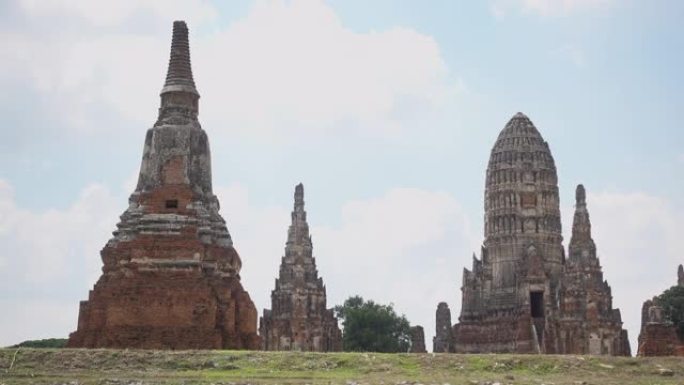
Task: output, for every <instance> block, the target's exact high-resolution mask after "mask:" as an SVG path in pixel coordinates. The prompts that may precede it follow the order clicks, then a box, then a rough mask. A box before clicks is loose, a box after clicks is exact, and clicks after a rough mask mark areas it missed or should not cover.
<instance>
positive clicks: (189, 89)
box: [155, 21, 199, 127]
mask: <svg viewBox="0 0 684 385" xmlns="http://www.w3.org/2000/svg"><path fill="white" fill-rule="evenodd" d="M198 100H199V93H198V92H197V89H196V88H195V81H194V79H193V78H192V66H191V65H190V42H189V40H188V27H187V25H185V22H184V21H174V22H173V37H172V39H171V54H170V56H169V67H168V70H167V72H166V82H165V83H164V88H162V91H161V107H159V117H158V118H157V123H155V126H162V125H186V124H194V125H195V126H197V127H199V123H198V121H197V113H198V108H199V103H198Z"/></svg>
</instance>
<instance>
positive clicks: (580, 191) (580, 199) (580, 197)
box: [575, 184, 587, 206]
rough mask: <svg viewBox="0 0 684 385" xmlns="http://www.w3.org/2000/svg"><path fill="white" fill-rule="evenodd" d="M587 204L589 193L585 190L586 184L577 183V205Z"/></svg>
mask: <svg viewBox="0 0 684 385" xmlns="http://www.w3.org/2000/svg"><path fill="white" fill-rule="evenodd" d="M586 204H587V193H586V191H584V186H583V185H581V184H578V185H577V189H576V190H575V205H577V206H579V205H583V206H586Z"/></svg>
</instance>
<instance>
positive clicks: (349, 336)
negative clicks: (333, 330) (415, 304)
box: [335, 296, 411, 353]
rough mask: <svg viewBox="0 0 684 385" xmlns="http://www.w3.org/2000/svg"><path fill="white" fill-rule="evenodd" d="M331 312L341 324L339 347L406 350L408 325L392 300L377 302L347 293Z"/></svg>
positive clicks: (393, 351)
mask: <svg viewBox="0 0 684 385" xmlns="http://www.w3.org/2000/svg"><path fill="white" fill-rule="evenodd" d="M335 313H336V314H337V317H338V318H339V319H341V320H342V326H343V327H344V333H343V337H342V339H343V347H344V350H345V351H355V352H384V353H396V352H406V351H408V349H409V346H410V345H411V334H410V333H411V332H410V325H409V322H408V320H407V319H406V317H404V316H403V315H402V316H398V315H397V314H396V313H395V311H394V307H393V305H392V304H389V305H381V304H377V303H375V302H373V301H364V300H363V298H362V297H360V296H354V297H349V298H348V299H347V300H346V301H344V305H342V306H336V307H335Z"/></svg>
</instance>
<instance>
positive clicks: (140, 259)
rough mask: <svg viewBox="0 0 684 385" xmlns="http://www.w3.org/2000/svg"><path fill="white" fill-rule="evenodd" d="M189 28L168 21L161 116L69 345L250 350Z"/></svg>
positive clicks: (245, 297) (249, 309)
mask: <svg viewBox="0 0 684 385" xmlns="http://www.w3.org/2000/svg"><path fill="white" fill-rule="evenodd" d="M198 100H199V93H198V92H197V90H196V89H195V84H194V81H193V80H192V72H191V69H190V52H189V45H188V31H187V27H186V25H185V23H184V22H174V26H173V39H172V44H171V57H170V60H169V69H168V75H167V79H166V83H165V85H164V88H163V89H162V93H161V107H160V109H159V117H158V120H157V122H156V123H155V125H154V127H153V128H151V129H149V130H148V131H147V135H146V137H145V146H144V150H143V158H142V164H141V167H140V174H139V177H138V184H137V187H136V189H135V191H134V192H133V193H132V194H131V196H130V198H129V207H128V209H127V210H126V211H125V212H124V213H123V214H122V215H121V220H120V222H119V224H118V225H117V230H116V231H114V237H113V238H112V239H110V240H109V242H108V243H107V245H106V246H105V247H104V249H103V250H102V252H101V256H102V261H103V263H104V266H103V268H102V276H101V277H100V279H99V280H98V281H97V283H96V284H95V287H94V288H93V290H91V291H90V294H89V296H88V300H86V301H82V302H81V306H80V312H79V320H78V329H77V330H76V331H75V332H74V333H72V334H71V335H70V337H69V343H68V346H70V347H91V348H92V347H117V348H154V349H220V348H231V349H245V348H248V349H256V348H258V347H259V337H258V336H257V334H256V318H257V313H256V308H255V307H254V304H253V302H252V300H251V299H250V297H249V294H248V293H247V292H246V291H245V290H244V289H243V287H242V285H241V283H240V275H239V273H240V269H241V267H242V262H241V259H240V256H239V255H238V253H237V251H236V250H235V249H234V248H233V243H232V240H231V237H230V234H229V233H228V229H227V228H226V225H225V221H224V220H223V218H222V217H221V215H220V214H219V212H218V210H219V203H218V199H217V198H216V196H215V195H214V194H213V192H212V185H211V157H210V151H209V141H208V138H207V135H206V133H205V132H204V130H203V129H202V128H201V127H200V124H199V121H198V120H197V108H198Z"/></svg>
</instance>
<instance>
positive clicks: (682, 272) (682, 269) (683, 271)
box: [677, 265, 684, 287]
mask: <svg viewBox="0 0 684 385" xmlns="http://www.w3.org/2000/svg"><path fill="white" fill-rule="evenodd" d="M677 285H678V286H681V287H684V266H682V265H679V268H677Z"/></svg>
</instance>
